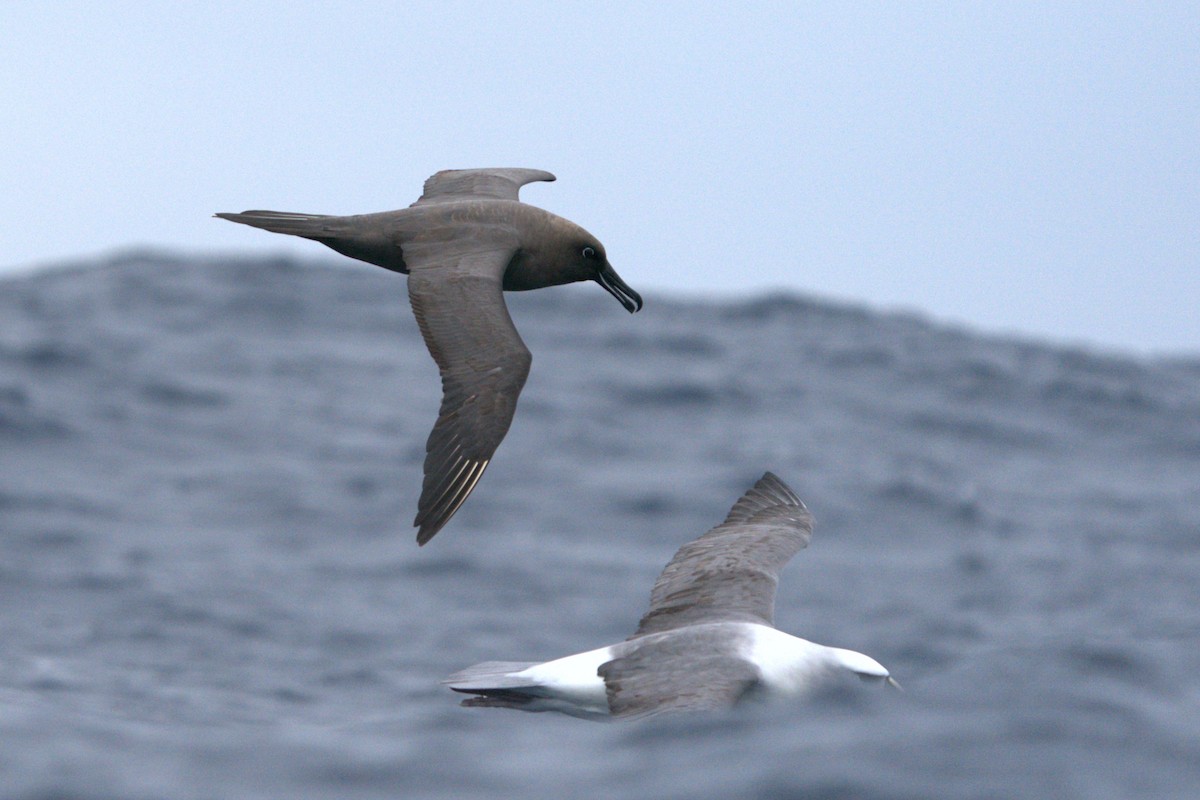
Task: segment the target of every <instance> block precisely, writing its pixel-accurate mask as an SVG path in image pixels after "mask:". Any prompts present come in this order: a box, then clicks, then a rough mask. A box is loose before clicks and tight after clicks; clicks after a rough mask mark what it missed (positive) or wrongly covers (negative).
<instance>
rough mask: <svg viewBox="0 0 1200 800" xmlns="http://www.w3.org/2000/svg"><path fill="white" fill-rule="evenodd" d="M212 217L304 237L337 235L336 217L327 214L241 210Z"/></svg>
mask: <svg viewBox="0 0 1200 800" xmlns="http://www.w3.org/2000/svg"><path fill="white" fill-rule="evenodd" d="M213 216H214V217H220V218H221V219H227V220H229V221H230V222H240V223H242V224H243V225H250V226H251V227H254V228H262V229H263V230H266V231H271V232H272V233H286V234H290V235H292V236H303V237H304V238H305V239H318V240H320V239H328V238H331V237H333V236H336V235H337V230H336V226H335V225H333V224H332V223H333V221H334V220H336V219H338V217H335V216H331V215H329V214H292V213H289V212H287V211H243V212H242V213H240V214H228V213H220V214H213Z"/></svg>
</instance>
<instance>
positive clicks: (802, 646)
mask: <svg viewBox="0 0 1200 800" xmlns="http://www.w3.org/2000/svg"><path fill="white" fill-rule="evenodd" d="M747 627H749V628H751V629H752V630H751V644H750V646H749V648H748V650H747V652H746V659H747V660H748V661H751V662H753V663H754V665H755V666H757V667H758V670H759V673H760V678H759V679H760V680H761V681H762V682H763V684H764V686H766V688H767V689H768V690H770V691H772V692H777V693H781V694H796V693H798V692H803V691H806V690H808V689H810V688H812V686H813V685H815V684H816V683H818V682H820V681H821V680H823V679H824V678H826V677H829V676H830V675H831V674H834V673H837V672H843V673H844V672H846V671H849V672H853V673H855V674H859V675H870V676H876V677H880V678H883V677H887V675H888V671H887V670H886V669H884V667H883V665H881V664H880V663H879V662H878V661H876V660H875V659H873V658H871V657H870V656H866V655H863V654H862V653H858V652H855V651H854V650H843V649H842V648H840V647H827V646H825V645H823V644H816V643H815V642H810V641H808V640H807V639H801V638H800V637H798V636H792V635H791V634H790V633H784V632H783V631H780V630H776V629H775V628H771V627H768V626H766V625H748V626H747Z"/></svg>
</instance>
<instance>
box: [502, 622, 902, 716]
mask: <svg viewBox="0 0 1200 800" xmlns="http://www.w3.org/2000/svg"><path fill="white" fill-rule="evenodd" d="M716 624H718V625H721V626H722V627H725V626H730V628H729V633H730V634H731V635H734V636H737V637H738V638H743V637H744V641H745V645H744V648H743V649H742V652H741V653H740V655H741V656H742V657H743V658H745V659H746V660H747V661H749V662H751V663H752V664H754V665H755V666H756V667H757V668H758V671H759V680H760V681H761V682H762V684H763V686H764V688H766V689H767V690H768V691H769V692H771V693H776V694H788V695H790V694H796V693H799V692H803V691H806V690H807V689H809V688H811V687H812V686H814V685H815V684H817V683H819V682H820V681H821V680H822V679H824V678H826V677H829V676H830V675H831V674H833V673H837V672H842V673H845V672H846V671H851V672H855V673H858V674H863V675H874V676H878V677H886V676H887V674H888V672H887V670H886V669H884V668H883V666H881V665H880V664H879V663H878V662H877V661H875V660H874V659H872V658H870V657H869V656H865V655H863V654H862V653H857V652H854V651H853V650H843V649H841V648H838V647H826V646H825V645H821V644H816V643H814V642H810V641H808V640H807V639H801V638H799V637H797V636H792V635H791V634H787V633H784V632H783V631H779V630H776V629H775V628H772V627H769V626H767V625H757V624H752V623H716ZM666 635H669V634H666ZM620 646H621V645H609V646H607V647H600V648H597V649H595V650H588V651H586V652H583V653H576V654H574V655H570V656H564V657H563V658H558V659H555V660H553V661H546V662H543V663H541V664H535V665H534V666H532V667H528V668H526V669H523V670H520V671H518V672H510V673H508V674H507V677H509V678H513V679H516V680H517V681H518V682H520V683H522V684H527V685H528V686H530V687H537V693H536V699H534V700H532V701H530V703H529V704H528V705H526V706H525V708H526V710H529V711H558V712H562V713H565V714H571V715H573V716H581V717H597V716H609V708H608V696H607V694H606V692H605V687H604V680H603V679H602V678H601V677H600V676H599V674H597V670H598V669H599V668H600V665H601V664H604V663H606V662H608V661H610V660H612V658H613V651H614V649H615V648H617V647H620Z"/></svg>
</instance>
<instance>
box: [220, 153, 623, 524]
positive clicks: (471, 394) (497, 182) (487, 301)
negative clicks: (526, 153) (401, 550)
mask: <svg viewBox="0 0 1200 800" xmlns="http://www.w3.org/2000/svg"><path fill="white" fill-rule="evenodd" d="M552 180H554V176H553V175H551V174H550V173H549V172H544V171H542V170H537V169H461V170H443V171H442V172H439V173H437V174H436V175H434V176H433V177H431V178H430V179H429V180H427V181H425V191H424V194H422V195H421V198H420V199H419V200H417V202H415V203H413V204H412V205H411V206H409V207H408V208H404V209H400V210H397V211H385V212H382V213H378V214H356V215H353V216H346V217H339V216H330V215H325V214H291V213H286V212H282V211H243V212H242V213H240V214H216V216H218V217H220V218H222V219H227V220H231V221H233V222H240V223H242V224H244V225H251V226H253V227H255V228H262V229H264V230H268V231H271V232H273V233H286V234H290V235H292V236H302V237H304V238H306V239H312V240H314V241H317V242H321V243H322V244H324V245H326V246H328V247H331V248H333V249H334V250H336V251H338V252H339V253H341V254H343V255H347V256H350V257H351V258H357V259H359V260H360V261H366V262H367V263H369V264H377V265H379V266H381V267H384V268H385V269H390V270H392V271H393V272H402V273H404V274H406V275H408V276H409V277H408V298H409V301H410V302H411V303H412V307H413V313H414V314H415V315H416V318H417V324H418V325H419V326H420V328H421V335H422V336H423V337H424V339H425V344H426V346H428V348H429V353H430V355H432V356H433V360H434V361H436V362H437V365H438V369H439V370H440V371H441V375H442V406H441V410H440V412H439V414H438V419H437V423H436V424H435V425H434V426H433V432H432V433H430V434H429V440H428V442H427V443H426V445H425V453H426V455H425V481H424V485H423V486H422V489H421V499H420V501H419V502H418V504H417V516H416V519H415V520H414V521H413V525H414V526H416V527H418V528H419V530H418V531H417V543H418V544H422V545H423V544H425V543H426V542H428V541H429V540H430V539H432V538H433V536H434V534H436V533H437V532H438V531H439V530H441V528H442V526H444V525H445V524H446V523H447V522H448V521H449V520H450V518H451V517H452V516H454V512H456V511H458V509H459V507H460V506H462V504H463V501H464V500H466V499H467V497H468V496H469V495H470V494H471V491H472V490H473V489H474V488H475V485H476V484H477V483H478V482H479V478H480V477H481V476H482V475H483V471H484V470H485V469H486V468H487V465H488V463H489V462H490V461H491V459H492V454H493V453H495V452H496V448H497V447H498V446H499V445H500V441H501V440H502V439H503V438H504V435H505V434H506V433H507V432H508V428H509V425H510V424H512V418H513V412H514V411H515V410H516V406H517V396H518V395H519V394H520V393H521V387H523V386H524V385H525V379H526V377H527V376H528V375H529V365H530V362H531V361H532V356H531V355H530V353H529V349H528V348H526V347H525V343H524V342H522V341H521V337H520V335H519V334H518V333H517V329H516V328H515V327H514V326H513V322H512V318H511V317H510V316H509V314H508V308H507V307H506V306H505V304H504V295H503V292H504V291H525V290H527V289H541V288H542V287H545V286H558V285H560V284H564V283H574V282H576V281H596V283H599V284H600V285H601V286H603V287H604V288H605V289H606V290H607V291H608V292H609V293H610V294H611V295H612V296H613V297H615V298H617V300H618V301H620V303H621V305H623V306H625V308H626V310H628V311H629V312H630V313H631V314H632V313H633V312H635V311H638V310H640V309H641V307H642V297H641V295H639V294H638V293H637V292H635V291H634V290H633V289H631V288H630V287H629V286H628V285H627V284H626V283H625V281H623V280H621V278H620V276H619V275H617V273H616V271H615V270H614V269H613V268H612V265H611V264H609V263H608V257H607V256H606V255H605V253H604V246H603V245H602V244H600V242H599V240H597V239H596V237H595V236H593V235H592V234H590V233H588V232H587V231H585V230H584V229H583V228H581V227H579V226H578V225H576V224H575V223H574V222H571V221H570V220H566V219H563V218H562V217H559V216H556V215H554V214H551V213H550V212H548V211H543V210H542V209H540V208H536V207H534V206H531V205H527V204H525V203H522V202H520V201H519V199H518V197H517V193H518V191H519V190H520V188H521V187H522V186H524V185H525V184H527V183H531V182H533V181H552Z"/></svg>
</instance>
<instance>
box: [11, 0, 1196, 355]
mask: <svg viewBox="0 0 1200 800" xmlns="http://www.w3.org/2000/svg"><path fill="white" fill-rule="evenodd" d="M0 30H4V31H5V36H4V39H5V42H4V46H3V48H0V142H3V147H2V148H0V187H2V188H3V191H0V219H2V220H3V222H2V223H0V277H2V276H4V275H6V274H16V273H18V272H21V271H28V270H30V269H34V268H38V267H41V266H46V265H53V264H56V263H60V262H63V261H77V260H80V259H87V258H95V257H104V256H108V255H111V254H113V253H115V252H118V251H123V250H128V249H131V248H141V247H150V248H160V249H166V250H171V251H176V252H180V253H183V254H197V255H223V254H235V253H236V254H264V255H265V254H273V255H274V254H280V253H290V254H294V255H297V256H300V257H305V258H313V257H329V258H337V256H335V255H334V254H333V253H332V252H331V251H328V250H326V249H325V248H323V247H321V246H320V245H317V244H315V243H313V242H308V241H304V240H300V239H291V238H290V237H283V236H276V235H272V234H268V233H265V232H262V231H257V230H252V229H250V228H247V227H244V226H238V225H233V224H230V223H227V222H224V221H220V220H215V219H212V216H211V215H212V214H213V212H216V211H241V210H243V209H247V208H268V209H274V210H280V211H300V212H315V213H329V214H352V213H364V212H373V211H384V210H389V209H394V208H403V207H406V206H407V205H409V204H410V203H411V202H413V201H414V200H415V199H416V198H417V197H418V196H419V195H420V192H421V185H422V183H423V181H424V180H425V178H426V177H428V176H429V175H431V174H432V173H434V172H436V171H437V170H440V169H446V168H462V167H483V166H514V167H534V168H539V169H547V170H550V171H551V172H553V173H555V174H556V175H557V176H558V181H557V182H555V183H552V184H533V185H530V186H527V187H525V189H524V190H523V191H522V199H523V200H525V201H527V202H530V203H532V204H534V205H537V206H540V207H542V208H546V209H547V210H550V211H553V212H554V213H556V214H560V215H562V216H565V217H567V218H569V219H572V220H574V221H575V222H577V223H579V224H581V225H583V226H584V227H585V228H587V229H588V230H590V231H591V232H592V233H594V234H595V235H597V236H598V237H599V238H600V240H601V241H602V242H604V244H605V247H606V249H607V251H608V254H609V257H610V260H611V261H612V262H613V264H614V266H616V268H617V269H618V271H619V272H620V273H621V275H622V277H623V278H624V279H625V280H626V281H627V282H628V283H629V284H630V285H631V286H633V287H634V288H635V289H638V290H639V291H640V292H641V293H642V294H643V296H644V297H645V298H646V300H647V307H646V312H647V313H650V312H652V310H653V307H654V306H653V304H654V298H655V295H656V294H657V295H660V296H697V295H703V296H714V295H725V296H747V295H751V294H754V293H761V292H765V291H772V290H777V289H787V290H793V291H797V292H804V293H808V294H814V295H817V296H820V297H825V298H829V299H832V300H837V301H847V302H852V303H863V304H867V305H869V306H871V307H873V308H877V309H881V310H902V311H912V312H917V313H920V314H923V315H926V316H929V317H931V318H933V319H935V320H937V321H940V322H946V323H949V324H954V325H963V326H967V327H970V328H972V329H975V330H979V331H983V332H988V333H999V334H1005V335H1007V334H1016V335H1019V336H1022V337H1027V338H1038V339H1046V340H1050V341H1052V342H1055V343H1064V344H1082V345H1085V346H1088V347H1092V348H1096V349H1101V350H1105V351H1109V350H1115V351H1118V352H1128V353H1134V354H1167V355H1177V354H1191V355H1195V354H1200V311H1198V310H1197V309H1200V146H1198V144H1197V143H1198V142H1200V46H1198V45H1197V43H1198V42H1200V4H1196V3H1194V2H1191V3H1178V4H1175V3H1168V2H1163V3H1152V4H1150V3H1146V4H1140V3H1111V4H1110V3H1103V2H1091V3H1068V2H1056V3H1019V2H1013V3H971V2H950V3H922V2H905V3H892V2H888V3H855V4H845V3H828V4H825V3H811V4H809V3H749V4H738V5H737V7H736V9H735V8H734V7H732V6H728V5H726V4H716V3H712V4H707V3H672V2H662V3H621V2H604V3H562V2H546V3H534V2H525V3H510V4H504V3H489V4H485V3H480V2H469V3H460V2H437V3H425V2H405V3H396V2H361V3H348V2H342V3H339V2H333V3H323V4H303V3H295V2H282V1H280V2H276V1H275V0H262V1H261V2H256V1H255V0H239V2H231V3H223V2H192V3H183V2H180V3H146V2H141V1H139V2H115V1H114V2H25V1H24V0H0ZM364 268H367V267H366V266H365V265H364Z"/></svg>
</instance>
